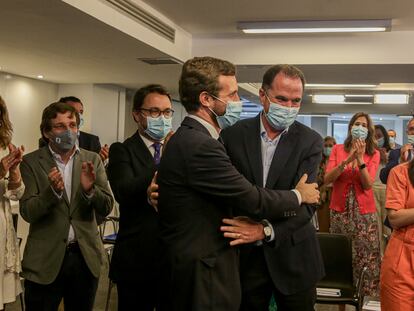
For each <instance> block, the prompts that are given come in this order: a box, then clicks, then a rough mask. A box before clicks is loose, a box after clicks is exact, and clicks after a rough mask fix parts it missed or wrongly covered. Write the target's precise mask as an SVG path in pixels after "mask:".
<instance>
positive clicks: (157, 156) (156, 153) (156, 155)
mask: <svg viewBox="0 0 414 311" xmlns="http://www.w3.org/2000/svg"><path fill="white" fill-rule="evenodd" d="M152 146H153V147H154V150H155V151H154V163H155V165H158V164H160V160H161V152H160V151H161V143H159V142H155V143H153V144H152Z"/></svg>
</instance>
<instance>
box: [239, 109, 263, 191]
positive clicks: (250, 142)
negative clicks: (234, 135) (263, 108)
mask: <svg viewBox="0 0 414 311" xmlns="http://www.w3.org/2000/svg"><path fill="white" fill-rule="evenodd" d="M260 115H261V114H259V115H258V116H257V117H255V118H254V119H253V120H251V121H252V122H249V123H248V124H246V128H245V133H244V134H243V137H244V147H245V149H246V150H245V152H246V154H247V158H248V161H249V166H250V169H251V171H252V173H253V178H254V183H255V184H256V185H258V186H260V187H263V163H262V145H261V138H260Z"/></svg>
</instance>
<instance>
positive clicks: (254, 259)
mask: <svg viewBox="0 0 414 311" xmlns="http://www.w3.org/2000/svg"><path fill="white" fill-rule="evenodd" d="M240 259H241V261H240V269H241V272H240V277H241V283H242V303H241V307H240V310H241V311H267V310H269V302H270V298H271V297H272V294H273V295H274V297H275V301H276V304H277V311H314V310H315V309H314V305H315V302H316V287H312V288H310V289H308V290H305V291H301V292H298V293H295V294H293V295H284V294H282V293H281V292H280V291H278V290H277V289H276V288H275V287H274V285H273V282H272V279H271V278H270V274H269V271H268V269H267V263H266V260H265V258H264V253H263V249H262V247H253V248H252V249H251V250H250V252H248V253H247V254H246V253H244V252H243V251H242V252H241V258H240Z"/></svg>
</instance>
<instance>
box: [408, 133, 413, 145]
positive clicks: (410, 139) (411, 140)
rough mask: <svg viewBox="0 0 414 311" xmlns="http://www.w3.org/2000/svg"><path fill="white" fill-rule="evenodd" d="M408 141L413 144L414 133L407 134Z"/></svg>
mask: <svg viewBox="0 0 414 311" xmlns="http://www.w3.org/2000/svg"><path fill="white" fill-rule="evenodd" d="M407 140H408V143H409V144H411V145H414V135H407Z"/></svg>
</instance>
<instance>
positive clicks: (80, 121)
mask: <svg viewBox="0 0 414 311" xmlns="http://www.w3.org/2000/svg"><path fill="white" fill-rule="evenodd" d="M84 123H85V120H84V119H83V116H82V115H81V114H79V128H81V127H82V126H83V124H84Z"/></svg>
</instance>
